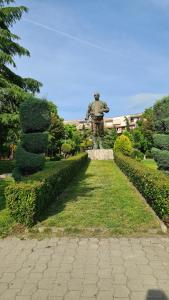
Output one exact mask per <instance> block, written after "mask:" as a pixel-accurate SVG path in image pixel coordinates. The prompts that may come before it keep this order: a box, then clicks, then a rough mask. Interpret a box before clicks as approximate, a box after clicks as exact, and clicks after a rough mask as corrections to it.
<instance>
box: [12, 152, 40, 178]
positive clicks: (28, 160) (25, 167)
mask: <svg viewBox="0 0 169 300" xmlns="http://www.w3.org/2000/svg"><path fill="white" fill-rule="evenodd" d="M15 158H16V167H17V168H19V169H20V170H21V171H22V172H21V173H22V175H27V174H32V173H34V172H37V171H39V170H42V169H43V167H44V164H45V156H44V155H43V154H35V153H31V152H28V151H26V150H25V149H24V148H23V147H22V146H18V147H17V150H16V153H15Z"/></svg>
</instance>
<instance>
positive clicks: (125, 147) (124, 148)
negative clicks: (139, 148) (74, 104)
mask: <svg viewBox="0 0 169 300" xmlns="http://www.w3.org/2000/svg"><path fill="white" fill-rule="evenodd" d="M114 151H115V152H116V151H117V152H118V151H119V152H122V153H123V154H125V155H131V153H132V142H131V141H130V139H129V138H128V137H127V136H125V135H123V134H122V135H120V136H119V137H118V138H117V139H116V141H115V144H114Z"/></svg>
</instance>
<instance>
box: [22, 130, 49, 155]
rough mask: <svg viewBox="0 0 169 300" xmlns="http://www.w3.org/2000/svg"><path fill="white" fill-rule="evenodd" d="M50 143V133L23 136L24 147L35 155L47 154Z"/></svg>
mask: <svg viewBox="0 0 169 300" xmlns="http://www.w3.org/2000/svg"><path fill="white" fill-rule="evenodd" d="M47 143H48V133H47V132H44V133H41V132H36V133H27V134H23V136H22V147H24V149H25V150H27V151H29V152H33V153H37V154H38V153H45V151H46V149H47Z"/></svg>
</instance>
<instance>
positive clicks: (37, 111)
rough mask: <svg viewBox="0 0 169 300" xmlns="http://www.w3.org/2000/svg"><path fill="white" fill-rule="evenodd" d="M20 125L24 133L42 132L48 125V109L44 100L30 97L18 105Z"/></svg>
mask: <svg viewBox="0 0 169 300" xmlns="http://www.w3.org/2000/svg"><path fill="white" fill-rule="evenodd" d="M20 120H21V127H22V130H23V132H24V133H30V132H43V131H45V130H46V129H47V128H48V127H49V126H50V110H49V104H48V102H47V101H46V100H40V99H38V98H33V97H32V98H30V99H28V100H26V101H25V102H23V103H22V105H21V106H20Z"/></svg>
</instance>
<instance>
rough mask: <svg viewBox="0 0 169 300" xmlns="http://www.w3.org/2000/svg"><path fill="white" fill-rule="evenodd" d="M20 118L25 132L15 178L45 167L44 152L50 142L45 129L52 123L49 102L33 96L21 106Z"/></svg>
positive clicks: (16, 155) (16, 156)
mask: <svg viewBox="0 0 169 300" xmlns="http://www.w3.org/2000/svg"><path fill="white" fill-rule="evenodd" d="M20 120H21V127H22V133H23V134H22V139H21V143H20V145H19V146H18V147H17V150H16V154H15V158H16V169H15V170H14V172H13V176H14V178H15V180H19V179H20V178H21V177H22V176H24V175H28V174H32V173H35V172H37V171H39V170H42V169H43V167H44V164H45V155H44V153H45V151H46V148H47V143H48V134H47V133H46V132H45V131H46V130H47V129H48V127H49V125H50V109H49V105H48V102H47V101H45V100H41V99H37V98H33V97H32V96H31V97H30V99H28V100H26V101H25V102H24V103H22V104H21V106H20Z"/></svg>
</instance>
